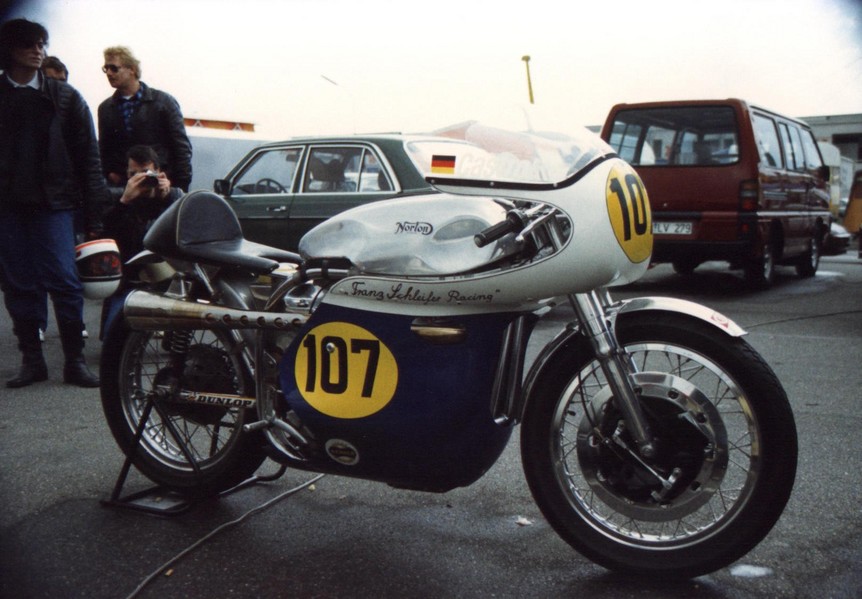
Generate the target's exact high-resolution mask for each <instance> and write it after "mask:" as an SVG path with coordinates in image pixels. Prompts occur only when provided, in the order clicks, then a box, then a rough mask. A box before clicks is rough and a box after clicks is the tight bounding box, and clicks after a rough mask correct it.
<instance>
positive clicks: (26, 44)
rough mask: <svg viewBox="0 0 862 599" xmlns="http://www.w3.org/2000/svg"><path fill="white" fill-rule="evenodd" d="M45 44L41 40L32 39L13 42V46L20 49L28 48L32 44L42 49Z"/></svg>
mask: <svg viewBox="0 0 862 599" xmlns="http://www.w3.org/2000/svg"><path fill="white" fill-rule="evenodd" d="M47 45H48V44H46V43H45V42H44V41H42V40H33V41H32V42H18V43H17V44H15V47H16V48H20V49H22V50H29V49H30V48H32V47H33V46H36V47H37V48H38V49H39V50H44V49H45V46H47Z"/></svg>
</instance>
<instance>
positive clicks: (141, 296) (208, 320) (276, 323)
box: [123, 290, 308, 331]
mask: <svg viewBox="0 0 862 599" xmlns="http://www.w3.org/2000/svg"><path fill="white" fill-rule="evenodd" d="M123 315H124V316H125V318H126V321H127V322H128V323H129V326H130V327H131V328H133V329H135V330H138V331H164V330H177V329H271V330H287V329H291V328H294V327H298V326H301V325H303V324H305V322H306V320H308V316H306V315H304V314H290V313H277V312H255V311H252V310H239V309H235V308H225V307H224V306H214V305H212V304H204V303H199V302H189V301H182V300H177V299H172V298H169V297H165V296H164V295H159V294H157V293H152V292H150V291H143V290H137V291H132V292H131V293H130V294H129V295H128V297H127V298H126V302H125V304H124V305H123Z"/></svg>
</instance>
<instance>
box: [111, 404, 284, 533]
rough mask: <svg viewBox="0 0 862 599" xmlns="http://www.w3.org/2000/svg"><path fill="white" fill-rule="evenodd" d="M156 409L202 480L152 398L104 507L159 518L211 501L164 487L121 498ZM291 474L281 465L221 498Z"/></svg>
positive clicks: (174, 431)
mask: <svg viewBox="0 0 862 599" xmlns="http://www.w3.org/2000/svg"><path fill="white" fill-rule="evenodd" d="M153 409H155V410H156V412H158V413H159V416H161V417H162V422H163V423H164V424H165V428H167V430H168V432H169V433H170V434H171V436H172V437H173V438H174V441H176V443H177V445H178V446H179V448H180V450H181V451H182V452H183V456H184V457H185V458H186V460H188V462H189V464H191V465H192V469H193V470H194V472H195V474H196V475H198V476H200V468H199V467H198V464H197V462H196V461H195V459H194V457H193V456H192V455H191V452H190V451H189V449H188V447H187V446H186V444H185V442H183V440H182V439H181V438H180V435H179V433H178V432H177V430H176V429H175V428H174V426H173V424H172V423H171V421H170V419H169V418H167V417H166V415H165V414H164V413H162V411H161V409H160V408H159V406H157V405H156V403H155V399H154V398H153V397H152V396H151V397H149V398H148V399H147V403H146V405H145V406H144V411H143V413H142V414H141V419H140V421H139V422H138V426H137V428H136V429H135V435H134V437H133V438H132V442H131V443H130V444H129V449H128V451H126V459H125V461H124V462H123V466H122V468H121V469H120V474H119V476H118V477H117V482H116V483H115V484H114V490H113V492H112V493H111V497H110V498H109V499H103V500H102V501H101V503H102V505H104V506H106V507H117V508H123V509H129V510H135V511H140V512H145V513H148V514H154V515H157V516H176V515H179V514H182V513H184V512H186V511H188V510H189V509H191V507H192V506H193V505H194V504H195V503H198V502H200V501H202V500H204V499H207V497H203V496H200V495H196V496H195V497H189V496H186V495H183V494H181V493H178V492H177V491H174V490H171V489H165V488H164V487H161V486H156V487H152V488H149V489H145V490H143V491H139V492H137V493H132V494H131V495H127V496H125V497H121V494H122V490H123V486H124V485H125V483H126V478H127V477H128V475H129V471H130V470H131V468H132V462H133V459H134V455H135V451H137V449H138V447H139V446H140V444H141V439H142V438H143V435H144V430H145V429H146V426H147V422H148V421H149V419H150V415H151V414H152V411H153ZM286 470H287V466H285V465H281V466H280V468H279V470H278V471H277V472H276V473H274V474H272V475H268V476H257V475H255V476H252V477H251V478H249V479H247V480H245V481H243V482H241V483H239V484H238V485H236V486H235V487H232V488H230V489H227V490H225V491H222V492H221V493H218V494H217V495H215V496H217V497H225V496H227V495H229V494H231V493H234V492H236V491H239V490H242V489H245V488H246V487H249V486H251V485H253V484H256V483H258V482H269V481H273V480H276V479H278V478H280V477H281V476H282V475H283V474H284V473H285V471H286Z"/></svg>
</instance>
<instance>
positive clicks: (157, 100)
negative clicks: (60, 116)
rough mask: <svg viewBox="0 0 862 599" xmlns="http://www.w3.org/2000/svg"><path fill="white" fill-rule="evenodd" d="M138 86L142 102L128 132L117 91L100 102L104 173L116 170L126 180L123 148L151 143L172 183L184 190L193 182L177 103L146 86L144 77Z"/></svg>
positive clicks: (100, 143)
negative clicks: (141, 92) (141, 93)
mask: <svg viewBox="0 0 862 599" xmlns="http://www.w3.org/2000/svg"><path fill="white" fill-rule="evenodd" d="M141 89H142V90H143V95H142V97H141V105H140V106H139V107H138V109H137V110H136V111H135V113H134V115H133V116H132V132H131V134H130V133H129V132H127V131H126V127H125V125H124V123H123V116H122V114H121V113H120V109H119V105H120V102H121V100H122V97H121V96H120V93H119V92H114V95H112V96H111V97H110V98H108V99H107V100H105V101H104V102H102V103H101V104H99V112H98V115H99V152H100V154H101V158H102V169H103V171H104V173H105V176H106V177H107V176H108V173H119V174H120V175H122V176H123V177H122V178H123V181H125V173H126V165H127V164H128V158H127V156H126V152H128V150H129V148H131V147H132V146H134V145H138V144H142V145H145V146H151V147H152V148H153V149H154V150H155V151H156V153H157V154H158V155H159V158H160V159H161V167H162V170H163V171H165V173H166V174H167V176H168V178H169V179H170V180H171V183H173V184H174V185H176V186H177V187H179V188H181V189H183V190H186V191H187V190H188V188H189V185H190V184H191V182H192V144H191V142H190V141H189V138H188V135H186V127H185V124H184V123H183V114H182V112H181V111H180V105H179V104H178V103H177V101H176V100H175V99H174V97H173V96H171V95H170V94H168V93H165V92H163V91H160V90H157V89H153V88H152V87H148V86H147V85H145V84H144V82H143V81H142V82H141Z"/></svg>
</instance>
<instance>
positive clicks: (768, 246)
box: [745, 240, 775, 289]
mask: <svg viewBox="0 0 862 599" xmlns="http://www.w3.org/2000/svg"><path fill="white" fill-rule="evenodd" d="M745 280H746V281H747V282H748V284H749V285H750V286H751V287H753V288H755V289H767V288H769V287H771V286H772V284H773V283H774V282H775V250H774V249H773V247H772V242H771V241H769V240H767V241H766V242H765V243H764V244H763V247H762V248H761V250H760V255H759V256H756V257H754V258H751V259H749V261H748V263H747V264H746V265H745Z"/></svg>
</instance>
